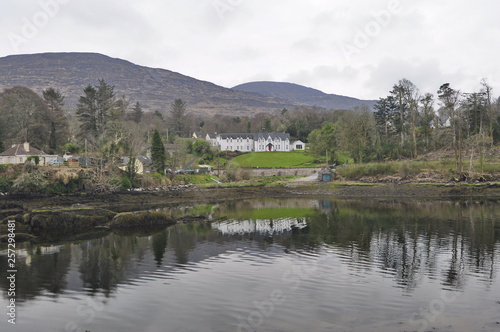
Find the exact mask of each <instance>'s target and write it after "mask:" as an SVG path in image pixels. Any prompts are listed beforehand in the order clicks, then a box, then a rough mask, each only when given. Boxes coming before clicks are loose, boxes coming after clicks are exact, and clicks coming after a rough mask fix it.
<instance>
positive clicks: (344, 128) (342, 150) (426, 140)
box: [308, 79, 500, 171]
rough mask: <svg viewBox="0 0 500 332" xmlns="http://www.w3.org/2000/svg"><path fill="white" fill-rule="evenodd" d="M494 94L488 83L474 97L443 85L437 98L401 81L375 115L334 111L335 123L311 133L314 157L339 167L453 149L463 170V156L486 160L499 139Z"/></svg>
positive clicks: (382, 100) (365, 111) (498, 101)
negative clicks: (340, 165) (340, 164)
mask: <svg viewBox="0 0 500 332" xmlns="http://www.w3.org/2000/svg"><path fill="white" fill-rule="evenodd" d="M492 90H493V89H492V87H491V86H490V85H489V84H488V83H487V81H486V80H482V81H481V89H480V90H479V91H476V92H472V93H463V92H460V91H459V90H457V89H454V88H452V87H451V85H450V84H449V83H445V84H442V85H441V86H440V87H439V88H438V89H437V90H436V95H434V94H432V93H421V92H420V90H419V89H418V88H417V86H415V84H413V83H412V82H411V81H410V80H408V79H401V80H399V81H398V83H396V84H394V86H393V88H392V90H391V91H390V92H389V94H388V96H387V97H383V98H380V99H379V101H378V102H377V103H376V105H375V112H373V113H372V112H370V111H369V110H368V109H367V108H357V109H355V110H353V111H336V112H334V115H333V117H334V120H333V121H331V122H328V123H326V124H324V125H323V126H322V127H321V128H319V129H316V130H313V131H312V133H311V134H310V135H309V138H308V139H309V142H310V144H311V148H312V149H313V152H314V153H316V154H317V155H326V154H327V153H328V154H329V159H330V161H331V162H337V163H339V162H340V163H341V162H345V161H346V160H348V159H352V160H353V161H355V162H367V161H382V160H395V159H402V158H413V159H414V158H417V157H418V156H419V155H421V154H425V153H428V152H430V151H435V150H440V149H448V148H451V150H453V154H454V156H455V162H456V167H457V170H458V171H462V170H463V162H464V161H463V156H464V154H465V153H467V154H468V155H469V156H470V158H476V157H478V158H479V159H480V160H481V161H482V158H483V156H484V151H485V149H487V148H489V147H492V146H493V144H495V143H498V142H499V141H500V126H499V123H500V122H499V116H500V98H499V99H495V98H494V97H493V94H492ZM475 156H476V157H475Z"/></svg>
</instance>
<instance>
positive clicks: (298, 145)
mask: <svg viewBox="0 0 500 332" xmlns="http://www.w3.org/2000/svg"><path fill="white" fill-rule="evenodd" d="M305 149H306V143H304V142H302V141H301V140H298V141H295V142H293V143H292V150H293V151H296V150H305Z"/></svg>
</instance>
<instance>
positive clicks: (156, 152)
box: [151, 130, 166, 173]
mask: <svg viewBox="0 0 500 332" xmlns="http://www.w3.org/2000/svg"><path fill="white" fill-rule="evenodd" d="M151 159H152V162H153V168H154V169H155V170H156V171H157V172H158V173H163V172H164V170H165V161H166V156H165V146H164V145H163V142H162V140H161V137H160V133H159V132H158V130H155V131H154V133H153V140H152V141H151Z"/></svg>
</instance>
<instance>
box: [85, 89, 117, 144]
mask: <svg viewBox="0 0 500 332" xmlns="http://www.w3.org/2000/svg"><path fill="white" fill-rule="evenodd" d="M83 92H84V95H83V96H81V97H80V99H79V100H78V106H77V110H76V115H77V117H78V120H79V121H80V136H81V137H82V138H86V139H89V140H90V142H93V143H97V140H98V138H99V137H100V136H101V135H103V134H104V132H105V130H106V125H107V123H108V121H109V120H113V119H114V118H115V117H116V116H117V114H118V113H119V112H118V110H117V109H118V104H117V102H116V97H115V93H114V86H110V85H109V84H107V83H106V82H105V81H104V80H99V86H92V85H88V86H87V87H86V88H85V89H84V90H83Z"/></svg>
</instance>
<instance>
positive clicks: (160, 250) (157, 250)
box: [152, 231, 167, 267]
mask: <svg viewBox="0 0 500 332" xmlns="http://www.w3.org/2000/svg"><path fill="white" fill-rule="evenodd" d="M152 246H153V253H154V255H155V260H156V265H157V266H158V267H159V266H161V263H162V261H163V255H164V254H165V249H166V248H167V233H166V232H165V231H163V232H160V233H158V234H155V235H153V244H152Z"/></svg>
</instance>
